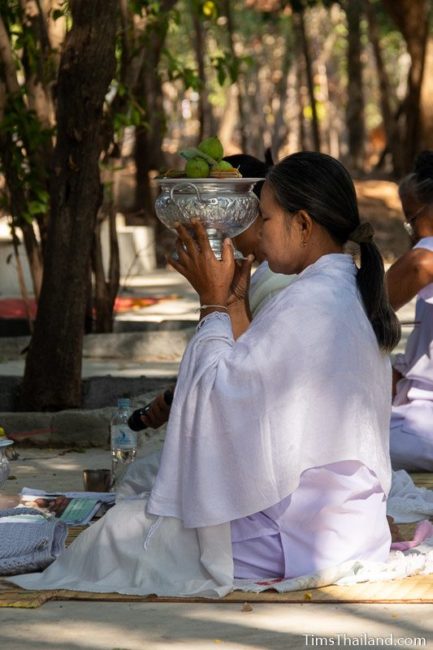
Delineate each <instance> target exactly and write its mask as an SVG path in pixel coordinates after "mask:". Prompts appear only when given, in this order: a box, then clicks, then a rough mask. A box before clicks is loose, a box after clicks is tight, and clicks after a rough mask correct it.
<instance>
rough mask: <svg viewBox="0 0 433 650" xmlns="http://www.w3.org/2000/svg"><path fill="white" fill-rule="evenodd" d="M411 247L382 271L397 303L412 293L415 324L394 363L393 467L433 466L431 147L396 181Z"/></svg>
mask: <svg viewBox="0 0 433 650" xmlns="http://www.w3.org/2000/svg"><path fill="white" fill-rule="evenodd" d="M399 193H400V199H401V202H402V207H403V211H404V214H405V217H406V227H407V228H408V231H409V234H410V235H411V238H412V241H413V244H414V246H413V248H412V249H411V250H410V251H408V252H407V253H405V254H404V255H403V256H402V257H401V258H400V259H398V260H397V262H395V264H393V266H392V267H391V268H390V269H389V271H388V273H387V282H388V288H389V297H390V301H391V303H392V305H393V307H394V308H395V309H399V308H400V307H402V306H403V305H405V304H406V303H407V302H409V301H410V300H412V298H414V297H415V296H416V314H415V326H414V329H413V331H412V333H411V335H410V336H409V339H408V341H407V345H406V349H405V352H404V354H400V355H397V357H396V360H395V363H394V378H395V383H396V387H395V397H394V400H393V407H392V416H391V461H392V465H393V467H394V469H409V470H428V471H433V151H425V152H423V153H422V154H420V155H419V156H418V158H417V160H416V163H415V169H414V172H413V173H411V174H409V175H408V176H406V178H404V179H403V181H402V182H401V184H400V187H399Z"/></svg>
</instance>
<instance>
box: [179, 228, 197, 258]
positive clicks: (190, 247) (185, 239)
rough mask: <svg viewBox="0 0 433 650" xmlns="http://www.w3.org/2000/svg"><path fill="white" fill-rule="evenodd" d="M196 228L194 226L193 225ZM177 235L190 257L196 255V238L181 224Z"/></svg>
mask: <svg viewBox="0 0 433 650" xmlns="http://www.w3.org/2000/svg"><path fill="white" fill-rule="evenodd" d="M193 228H194V224H193ZM176 230H177V234H178V236H179V239H180V241H181V242H182V244H183V246H184V248H185V249H186V251H187V252H188V253H189V255H195V254H196V253H197V251H198V248H197V242H196V241H194V238H193V237H192V236H191V234H190V233H189V232H188V230H187V229H186V228H185V226H183V225H182V224H179V225H178V226H177V228H176Z"/></svg>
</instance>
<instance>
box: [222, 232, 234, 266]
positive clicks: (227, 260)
mask: <svg viewBox="0 0 433 650" xmlns="http://www.w3.org/2000/svg"><path fill="white" fill-rule="evenodd" d="M221 261H222V262H223V263H224V264H232V265H233V267H234V264H235V255H234V250H233V244H232V240H231V239H229V238H228V237H226V238H225V239H224V241H223V245H222V249H221Z"/></svg>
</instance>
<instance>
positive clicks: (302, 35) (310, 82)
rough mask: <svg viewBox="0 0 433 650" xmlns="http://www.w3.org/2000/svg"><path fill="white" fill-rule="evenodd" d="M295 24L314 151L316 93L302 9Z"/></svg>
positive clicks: (316, 138) (317, 139) (316, 145)
mask: <svg viewBox="0 0 433 650" xmlns="http://www.w3.org/2000/svg"><path fill="white" fill-rule="evenodd" d="M294 18H295V24H296V25H297V28H298V33H299V39H300V45H301V49H302V53H303V55H304V60H305V76H306V78H307V88H308V94H309V97H310V105H311V129H312V136H313V146H314V149H315V150H316V151H320V129H319V118H318V115H317V105H316V95H315V92H314V77H313V66H312V62H311V54H310V45H309V42H308V36H307V30H306V28H305V16H304V10H300V11H298V12H297V13H296V14H295V15H294Z"/></svg>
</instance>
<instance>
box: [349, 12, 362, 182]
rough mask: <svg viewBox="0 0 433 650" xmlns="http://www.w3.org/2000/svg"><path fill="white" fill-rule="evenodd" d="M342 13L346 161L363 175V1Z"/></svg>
mask: <svg viewBox="0 0 433 650" xmlns="http://www.w3.org/2000/svg"><path fill="white" fill-rule="evenodd" d="M345 11H346V16H347V27H348V41H347V44H348V47H347V76H348V84H347V108H346V124H347V130H348V136H349V137H348V139H349V159H350V163H351V167H352V169H353V170H356V171H362V169H363V167H364V142H365V123H364V93H363V82H362V62H361V17H362V0H348V1H347V2H346V4H345Z"/></svg>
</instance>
